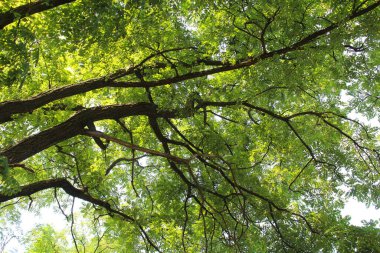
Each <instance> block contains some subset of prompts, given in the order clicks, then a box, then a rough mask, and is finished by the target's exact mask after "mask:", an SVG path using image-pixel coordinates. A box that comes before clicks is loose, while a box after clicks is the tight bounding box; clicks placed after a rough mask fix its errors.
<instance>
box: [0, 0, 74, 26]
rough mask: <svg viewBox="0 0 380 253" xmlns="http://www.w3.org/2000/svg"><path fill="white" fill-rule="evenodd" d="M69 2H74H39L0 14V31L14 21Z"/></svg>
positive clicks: (51, 0) (71, 0)
mask: <svg viewBox="0 0 380 253" xmlns="http://www.w3.org/2000/svg"><path fill="white" fill-rule="evenodd" d="M71 2H75V0H41V1H37V2H31V3H28V4H25V5H21V6H19V7H16V8H14V9H11V10H9V11H6V12H3V13H0V30H1V29H3V28H4V27H5V26H7V25H9V24H11V23H13V22H14V21H16V20H19V19H22V18H25V17H27V16H30V15H33V14H35V13H40V12H43V11H46V10H50V9H53V8H55V7H57V6H60V5H63V4H68V3H71Z"/></svg>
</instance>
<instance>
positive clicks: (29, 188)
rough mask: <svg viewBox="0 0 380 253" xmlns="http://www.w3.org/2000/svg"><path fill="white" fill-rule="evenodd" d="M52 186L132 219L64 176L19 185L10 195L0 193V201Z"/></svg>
mask: <svg viewBox="0 0 380 253" xmlns="http://www.w3.org/2000/svg"><path fill="white" fill-rule="evenodd" d="M52 188H61V189H63V190H64V191H65V192H66V193H67V194H69V195H71V196H73V197H76V198H79V199H82V200H85V201H87V202H90V203H92V204H95V205H97V206H101V207H104V208H105V209H106V210H108V211H111V212H113V213H115V212H116V213H117V214H119V215H121V216H123V218H125V219H126V220H129V221H133V220H134V219H133V218H132V217H130V216H128V215H126V214H123V213H121V212H118V211H116V210H113V209H112V208H111V205H110V204H109V203H107V202H105V201H103V200H100V199H96V198H94V197H92V196H91V195H89V194H88V193H86V192H85V191H84V190H81V189H78V188H75V187H74V186H73V185H72V184H71V183H70V182H69V181H67V180H66V179H64V178H57V179H49V180H42V181H39V182H36V183H32V184H29V185H25V186H22V187H21V190H20V191H19V192H17V193H14V194H11V195H3V194H1V193H0V203H3V202H6V201H9V200H12V199H15V198H19V197H26V196H30V195H33V194H35V193H37V192H40V191H43V190H47V189H52Z"/></svg>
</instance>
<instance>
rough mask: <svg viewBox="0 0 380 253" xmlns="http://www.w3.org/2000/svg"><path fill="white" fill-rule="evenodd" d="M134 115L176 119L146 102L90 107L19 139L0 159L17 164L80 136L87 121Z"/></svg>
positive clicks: (173, 114) (172, 114)
mask: <svg viewBox="0 0 380 253" xmlns="http://www.w3.org/2000/svg"><path fill="white" fill-rule="evenodd" d="M137 115H145V116H150V117H153V116H154V117H166V118H173V117H176V116H177V115H176V112H174V111H172V112H169V111H160V112H158V110H157V107H156V106H155V105H153V104H150V103H137V104H126V105H112V106H104V107H94V108H90V109H86V110H82V111H80V112H78V113H77V114H75V115H74V116H72V117H71V118H69V119H68V120H67V121H65V122H63V123H61V124H59V125H57V126H55V127H52V128H49V129H47V130H45V131H42V132H40V133H37V134H35V135H32V136H30V137H28V138H26V139H24V140H22V141H21V142H19V143H18V144H16V145H14V146H12V147H10V148H8V149H6V150H5V151H3V152H1V153H0V156H6V157H7V158H8V161H9V163H11V164H13V163H20V162H21V161H23V160H25V159H27V158H29V157H31V156H33V155H34V154H37V153H39V152H41V151H42V150H45V149H47V148H49V147H51V146H53V145H55V144H57V143H59V142H61V141H64V140H67V139H69V138H72V137H74V136H76V135H79V134H81V133H83V131H84V127H85V126H86V125H87V122H93V121H99V120H104V119H118V118H123V117H128V116H137Z"/></svg>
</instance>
